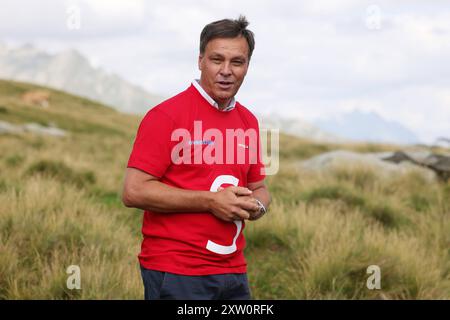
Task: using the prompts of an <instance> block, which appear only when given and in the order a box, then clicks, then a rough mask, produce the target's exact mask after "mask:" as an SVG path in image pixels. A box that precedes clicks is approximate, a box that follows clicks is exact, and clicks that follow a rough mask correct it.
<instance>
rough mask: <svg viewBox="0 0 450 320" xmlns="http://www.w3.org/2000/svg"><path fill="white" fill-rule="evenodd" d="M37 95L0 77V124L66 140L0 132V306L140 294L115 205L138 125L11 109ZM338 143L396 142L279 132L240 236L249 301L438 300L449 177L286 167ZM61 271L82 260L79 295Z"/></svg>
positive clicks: (58, 111)
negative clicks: (37, 126)
mask: <svg viewBox="0 0 450 320" xmlns="http://www.w3.org/2000/svg"><path fill="white" fill-rule="evenodd" d="M36 88H39V87H35V86H30V85H27V84H23V83H16V82H6V81H0V120H4V121H9V122H13V123H18V124H21V123H27V122H39V123H41V124H43V125H48V124H55V125H57V126H58V127H60V128H62V129H64V130H66V131H67V132H68V135H67V136H66V137H62V138H56V137H45V136H38V135H34V134H31V133H22V134H18V135H13V134H9V135H8V134H4V135H0V145H1V151H2V152H1V153H0V299H142V297H143V287H142V283H141V278H140V273H139V268H138V261H137V258H136V255H137V253H138V252H139V247H140V241H141V235H140V228H141V223H142V212H141V211H140V210H138V209H128V208H125V207H124V206H123V205H122V203H121V200H120V194H121V188H122V182H123V175H124V171H125V166H126V161H127V159H128V155H129V152H130V150H131V147H132V143H133V139H134V134H135V132H136V130H137V126H138V124H139V120H140V117H137V116H131V115H124V114H120V113H118V112H116V111H114V110H112V109H109V108H107V107H104V106H101V105H99V104H97V103H95V102H91V101H89V100H87V99H83V98H79V97H74V96H71V95H67V94H65V93H63V92H60V91H53V90H50V89H46V88H39V89H43V90H48V91H50V93H51V98H50V107H49V108H47V109H40V108H36V107H34V106H30V105H25V104H23V103H22V102H21V99H20V97H21V95H22V94H23V93H25V92H26V91H28V90H33V89H36ZM337 148H339V149H343V148H344V149H347V150H352V151H358V152H378V151H387V150H396V149H397V148H398V146H391V145H377V144H354V145H345V146H342V145H339V146H337V145H331V144H318V143H313V142H310V141H306V140H301V139H296V138H293V137H290V136H286V135H281V137H280V151H281V153H280V160H281V163H280V171H279V172H278V174H277V175H275V176H270V177H268V178H267V184H268V186H269V188H270V191H271V193H272V197H273V199H274V201H273V203H272V205H271V208H270V211H269V213H268V214H267V215H266V216H265V217H264V218H262V219H261V220H258V221H256V222H249V223H247V225H246V228H245V230H244V232H245V235H246V238H247V248H246V249H245V254H246V257H247V262H248V272H249V281H250V285H251V290H252V293H253V296H254V298H256V299H449V298H450V183H448V182H447V183H444V182H438V181H428V180H427V179H425V178H424V177H423V176H422V175H421V174H420V173H418V172H415V171H411V172H409V173H408V174H404V175H390V176H388V177H385V176H382V175H380V174H379V173H378V172H377V171H376V169H374V168H371V167H364V166H360V165H359V166H356V167H353V166H349V165H346V166H342V167H337V168H333V169H330V170H328V171H320V172H310V171H305V170H304V169H302V168H301V167H300V166H299V165H298V161H299V160H302V159H305V158H308V157H311V156H314V155H317V154H320V153H322V152H326V151H331V150H334V149H337ZM70 265H78V266H80V269H81V290H69V289H67V286H66V281H67V278H68V276H69V275H68V274H67V273H66V270H67V267H69V266H70ZM370 265H378V266H379V267H380V269H381V290H369V289H368V288H367V287H366V281H367V278H368V277H369V274H367V268H368V267H369V266H370Z"/></svg>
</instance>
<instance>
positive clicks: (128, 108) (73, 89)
mask: <svg viewBox="0 0 450 320" xmlns="http://www.w3.org/2000/svg"><path fill="white" fill-rule="evenodd" d="M0 78H2V79H7V80H15V81H23V82H30V83H35V84H39V85H44V86H48V87H52V88H55V89H60V90H63V91H66V92H69V93H72V94H76V95H79V96H83V97H86V98H89V99H92V100H95V101H99V102H101V103H103V104H107V105H110V106H113V107H114V108H116V109H117V110H119V111H122V112H128V113H144V112H146V111H147V110H149V109H150V108H151V107H153V106H155V105H156V104H158V103H159V102H161V101H162V100H163V99H164V98H162V97H160V96H158V95H155V94H150V93H148V92H147V91H146V90H144V89H143V88H141V87H139V86H136V85H133V84H130V83H129V82H127V81H126V80H124V79H123V78H121V77H120V76H118V75H115V74H110V73H108V72H106V71H105V70H103V69H102V68H95V67H93V66H92V65H91V63H90V62H89V60H88V59H87V58H86V57H84V56H83V55H82V54H80V53H79V52H78V51H77V50H74V49H71V50H67V51H63V52H60V53H57V54H49V53H47V52H45V51H42V50H40V49H37V48H36V47H34V46H33V45H31V44H26V45H23V46H21V47H17V48H9V47H7V46H6V45H4V44H1V43H0Z"/></svg>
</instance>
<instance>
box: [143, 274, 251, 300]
mask: <svg viewBox="0 0 450 320" xmlns="http://www.w3.org/2000/svg"><path fill="white" fill-rule="evenodd" d="M141 275H142V280H143V282H144V296H145V300H159V299H161V300H173V299H176V300H250V299H251V293H250V288H249V285H248V279H247V274H246V273H228V274H214V275H206V276H185V275H179V274H174V273H169V272H162V271H156V270H150V269H146V268H144V267H142V266H141Z"/></svg>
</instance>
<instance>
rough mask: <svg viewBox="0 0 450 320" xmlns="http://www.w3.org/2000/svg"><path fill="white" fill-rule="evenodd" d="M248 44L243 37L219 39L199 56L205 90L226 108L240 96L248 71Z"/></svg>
mask: <svg viewBox="0 0 450 320" xmlns="http://www.w3.org/2000/svg"><path fill="white" fill-rule="evenodd" d="M248 51H249V48H248V44H247V40H246V39H245V38H244V37H236V38H216V39H213V40H211V41H209V42H208V44H207V45H206V48H205V52H204V53H203V55H202V54H200V56H199V59H198V67H199V69H200V70H201V76H200V83H201V85H202V88H203V89H204V90H205V91H206V93H208V94H209V95H210V97H211V98H213V99H214V100H215V101H216V102H217V103H218V104H219V107H221V108H224V107H226V106H227V105H228V103H229V102H230V100H231V99H232V98H233V97H234V95H235V94H236V93H237V92H238V90H239V87H240V86H241V84H242V82H243V81H244V78H245V75H246V74H247V69H248V64H249V60H248Z"/></svg>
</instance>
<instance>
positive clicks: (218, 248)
mask: <svg viewBox="0 0 450 320" xmlns="http://www.w3.org/2000/svg"><path fill="white" fill-rule="evenodd" d="M225 183H227V184H232V185H234V186H237V185H238V183H239V179H238V178H236V177H234V176H231V175H221V176H218V177H217V178H216V179H214V181H213V183H212V185H211V188H210V191H212V192H217V190H218V189H219V187H220V186H221V185H222V184H225ZM233 222H234V223H235V224H236V227H237V230H236V235H235V236H234V238H233V243H232V244H231V245H230V246H223V245H221V244H218V243H215V242H214V241H211V240H208V243H207V244H206V249H208V250H209V251H212V252H214V253H217V254H230V253H233V252H235V251H236V250H237V247H236V240H237V238H238V237H239V234H240V233H241V230H242V221H240V220H239V221H233Z"/></svg>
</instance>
